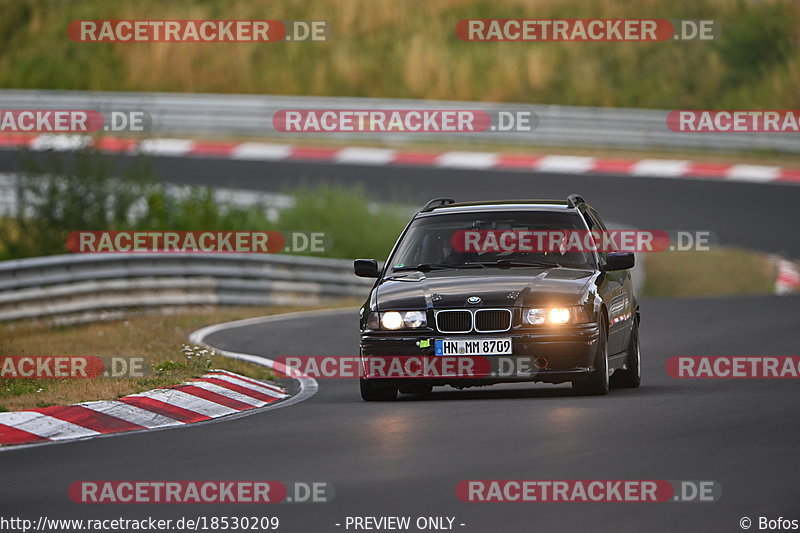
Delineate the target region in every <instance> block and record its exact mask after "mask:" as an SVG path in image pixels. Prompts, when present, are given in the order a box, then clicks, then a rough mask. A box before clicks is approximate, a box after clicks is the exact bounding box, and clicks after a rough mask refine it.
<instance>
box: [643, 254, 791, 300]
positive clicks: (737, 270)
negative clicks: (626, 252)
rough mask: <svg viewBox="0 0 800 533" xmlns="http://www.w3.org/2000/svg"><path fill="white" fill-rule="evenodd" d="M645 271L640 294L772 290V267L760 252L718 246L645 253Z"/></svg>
mask: <svg viewBox="0 0 800 533" xmlns="http://www.w3.org/2000/svg"><path fill="white" fill-rule="evenodd" d="M645 273H646V275H647V277H646V279H645V284H644V288H643V289H642V295H643V296H673V297H683V296H728V295H733V294H764V293H772V292H773V291H774V288H775V276H776V268H775V264H774V263H773V262H772V261H771V260H770V259H769V257H768V256H766V255H765V254H763V253H759V252H751V251H749V250H741V249H738V248H718V249H715V250H710V251H706V252H700V251H697V252H694V251H693V252H661V253H654V254H648V255H647V257H646V258H645Z"/></svg>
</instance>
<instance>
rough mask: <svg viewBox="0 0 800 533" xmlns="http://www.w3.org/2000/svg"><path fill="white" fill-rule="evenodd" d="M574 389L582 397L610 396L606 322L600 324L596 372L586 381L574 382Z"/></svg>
mask: <svg viewBox="0 0 800 533" xmlns="http://www.w3.org/2000/svg"><path fill="white" fill-rule="evenodd" d="M572 388H573V389H575V392H577V393H578V394H580V395H581V396H603V395H605V394H608V388H609V381H608V331H607V329H606V325H605V322H602V323H601V324H600V335H598V337H597V344H596V345H595V352H594V371H592V373H591V374H589V377H587V378H586V379H585V380H582V381H573V382H572Z"/></svg>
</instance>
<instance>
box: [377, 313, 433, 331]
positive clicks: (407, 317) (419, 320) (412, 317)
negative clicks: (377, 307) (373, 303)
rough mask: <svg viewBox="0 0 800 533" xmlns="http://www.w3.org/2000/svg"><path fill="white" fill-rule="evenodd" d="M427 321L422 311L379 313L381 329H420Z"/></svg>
mask: <svg viewBox="0 0 800 533" xmlns="http://www.w3.org/2000/svg"><path fill="white" fill-rule="evenodd" d="M427 323H428V321H427V320H426V318H425V313H423V312H422V311H403V312H397V311H387V312H386V313H381V326H382V327H383V329H400V328H402V327H404V326H405V327H406V328H412V329H416V328H421V327H424V326H426V325H427Z"/></svg>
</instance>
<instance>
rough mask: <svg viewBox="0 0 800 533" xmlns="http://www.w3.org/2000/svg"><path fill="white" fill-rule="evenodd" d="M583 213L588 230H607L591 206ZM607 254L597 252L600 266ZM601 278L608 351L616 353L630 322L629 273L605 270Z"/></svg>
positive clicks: (622, 347) (630, 285)
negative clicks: (603, 288)
mask: <svg viewBox="0 0 800 533" xmlns="http://www.w3.org/2000/svg"><path fill="white" fill-rule="evenodd" d="M585 215H586V222H587V224H588V225H589V229H590V230H596V231H603V232H605V231H608V228H606V225H605V224H604V223H603V221H602V220H601V219H600V216H599V215H598V214H597V212H596V211H595V210H594V209H593V208H591V207H589V208H587V209H586V213H585ZM607 255H608V252H607V251H603V250H601V251H599V252H598V256H599V260H600V264H601V266H602V265H605V262H606V256H607ZM603 278H604V282H605V283H607V285H608V286H607V289H606V291H604V292H606V295H602V294H601V295H602V297H603V299H604V301H605V304H606V308H607V309H608V320H609V327H608V353H609V354H616V353H619V352H621V351H623V350H625V347H626V346H627V343H628V337H629V335H630V328H631V324H632V313H631V309H632V306H633V301H632V299H631V294H632V293H631V288H632V281H631V275H630V272H628V271H627V270H617V271H612V272H605V273H604V274H603Z"/></svg>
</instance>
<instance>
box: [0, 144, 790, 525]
mask: <svg viewBox="0 0 800 533" xmlns="http://www.w3.org/2000/svg"><path fill="white" fill-rule="evenodd" d="M8 157H9V155H8V153H2V157H0V165H2V167H3V168H2V169H3V170H8V169H9V167H10V162H9V161H10V160H9V159H8ZM156 167H157V168H158V170H159V171H161V172H162V173H163V174H164V175H165V176H166V177H167V179H168V180H170V181H176V182H193V183H204V184H214V185H224V186H227V187H241V188H251V189H256V190H281V188H283V187H284V186H286V185H287V184H288V183H291V182H293V181H294V182H296V180H297V179H307V180H308V181H309V182H314V181H319V180H323V179H325V180H328V181H335V182H353V181H358V182H363V183H368V184H369V187H370V188H371V190H374V191H375V197H376V198H380V197H381V196H385V195H386V194H388V193H401V194H404V195H406V196H407V198H408V199H409V200H410V201H415V202H419V201H421V200H423V199H425V198H427V197H431V196H437V195H453V196H455V197H457V198H458V199H475V198H480V197H483V196H484V195H485V191H487V190H491V191H492V193H491V196H492V197H564V196H566V194H567V193H571V192H578V193H581V194H582V195H583V196H584V197H585V198H586V199H587V200H588V201H589V202H590V203H592V204H594V205H595V206H596V207H597V208H598V210H599V211H600V213H601V214H602V215H603V216H604V217H606V218H609V219H613V220H615V221H618V222H621V223H625V224H630V225H632V226H636V227H639V228H648V229H651V228H652V229H691V230H706V229H707V230H712V231H714V232H716V233H717V235H718V236H719V239H720V242H722V243H723V244H738V245H741V246H745V247H749V248H754V249H761V250H765V251H770V252H780V251H783V252H785V253H788V254H789V255H794V256H797V255H800V240H798V239H797V237H796V231H797V228H798V226H799V225H798V221H800V216H798V214H797V205H798V202H800V187H795V186H780V185H753V184H731V183H714V182H702V181H690V180H676V179H657V178H652V179H649V178H623V177H614V176H603V177H587V176H560V175H554V174H547V175H545V174H537V175H525V174H519V173H512V172H496V173H495V172H484V171H475V172H471V171H456V170H442V169H436V170H432V169H424V168H381V169H380V170H379V171H377V172H376V170H375V169H370V168H369V167H351V166H344V165H336V166H328V165H315V164H298V163H264V162H261V163H249V162H231V161H214V160H204V159H185V160H180V161H178V160H175V159H171V158H162V159H158V160H157V161H156ZM229 176H236V179H233V178H228V177H229ZM412 191H413V192H412ZM799 309H800V296H785V297H778V296H752V297H735V298H719V299H700V298H698V299H652V300H648V299H645V300H643V301H642V302H641V313H642V331H641V343H642V357H643V372H642V373H643V384H642V387H641V388H640V389H638V390H625V391H612V392H611V394H609V395H608V396H606V397H598V398H583V397H577V396H574V395H573V394H572V391H571V389H570V388H569V387H568V386H564V385H562V386H558V387H555V386H551V385H530V384H520V385H507V386H502V387H492V388H481V389H469V390H466V391H455V390H452V389H437V390H435V391H434V392H433V393H432V394H430V395H417V396H402V397H401V400H400V401H398V402H396V403H391V404H382V403H364V402H362V401H361V400H360V398H359V395H358V386H357V383H355V382H354V381H353V380H319V381H320V389H319V391H318V392H317V394H316V395H314V396H313V397H311V398H310V399H308V400H306V401H304V402H302V403H299V404H296V405H292V406H289V407H287V408H284V409H277V410H273V411H267V412H264V413H259V414H255V415H252V416H249V417H245V418H240V419H236V420H231V421H228V422H222V423H213V424H202V425H197V426H192V427H185V428H181V429H177V430H169V431H158V432H153V433H137V434H131V435H125V436H117V437H111V438H99V439H94V440H88V441H81V442H71V443H64V444H58V445H52V446H42V447H34V448H27V449H20V450H12V451H6V452H2V453H0V472H2V485H1V486H0V512H2V514H3V515H5V516H23V517H32V518H35V517H38V516H39V515H42V514H46V515H47V516H48V517H51V518H53V517H59V518H66V517H74V518H114V517H119V516H123V517H125V518H136V517H145V516H157V517H163V518H176V517H180V516H198V515H205V516H212V515H216V516H223V515H227V516H233V515H236V516H245V515H247V516H254V515H255V516H264V515H277V516H278V517H279V518H280V520H281V527H280V529H279V531H290V532H295V531H296V532H309V533H311V532H314V533H316V532H327V531H345V529H344V521H345V518H346V517H347V516H379V515H389V516H403V515H406V516H412V517H417V516H451V517H455V524H456V526H455V530H456V531H464V532H480V533H484V532H485V533H490V532H495V531H497V532H503V533H516V532H520V533H521V532H535V531H543V532H547V531H631V532H639V531H647V532H651V531H655V532H659V531H664V532H673V531H720V532H725V531H741V529H740V526H739V520H740V518H742V517H744V516H747V517H750V518H751V519H753V521H757V519H758V517H759V516H766V517H769V518H772V519H774V518H778V517H781V516H782V517H789V518H800V503H798V502H800V485H798V480H797V474H798V464H800V461H798V449H797V442H800V418H798V416H797V412H798V411H797V406H798V404H800V389H799V388H798V386H797V381H796V380H777V379H774V380H768V379H764V380H678V379H673V378H671V377H669V376H668V375H667V374H666V372H665V370H664V365H665V362H666V360H667V359H668V358H669V357H671V356H675V355H800V354H798V342H797V339H798V333H797V332H798V326H800V313H798V310H799ZM357 334H358V332H357V327H356V320H355V312H354V311H346V312H342V313H340V314H335V315H331V314H327V315H325V316H320V317H316V318H313V317H304V318H293V319H286V320H281V321H275V322H270V323H265V324H261V325H254V326H246V327H240V328H236V329H230V330H226V331H220V332H218V333H215V334H213V335H211V336H210V337H208V338H207V339H206V340H207V342H209V343H210V344H212V345H214V346H217V347H219V348H222V349H228V350H232V351H238V352H246V353H252V354H258V355H263V356H265V357H270V358H274V357H277V356H281V355H355V354H356V347H357V340H358V339H357ZM130 479H138V480H166V479H168V480H191V479H195V480H200V479H219V480H223V479H227V480H234V479H240V480H254V479H264V480H278V481H283V482H284V483H287V484H288V483H289V482H293V481H327V482H329V483H331V484H332V485H333V486H334V487H335V499H334V500H333V502H332V503H317V504H292V503H285V504H278V505H275V506H247V505H236V506H224V505H215V506H205V507H201V506H194V505H150V506H148V505H135V506H134V505H80V504H75V503H72V502H71V501H70V499H69V498H68V496H67V488H68V487H69V485H70V484H71V483H73V482H75V481H78V480H130ZM467 479H666V480H715V481H717V482H719V483H720V484H721V486H722V498H721V500H720V501H718V502H714V503H647V504H638V503H637V504H631V503H627V504H625V503H591V504H589V503H558V504H544V503H516V504H511V503H505V504H492V503H482V504H481V503H463V502H461V501H459V500H458V499H457V498H456V494H455V487H456V484H457V483H458V482H459V481H462V480H467ZM337 523H339V524H342V526H338V527H337V526H336V525H335V524H337ZM462 523H463V524H465V525H464V526H460V525H458V524H462ZM752 529H753V530H756V529H757V524H754V526H753V528H752ZM351 531H352V529H351Z"/></svg>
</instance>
